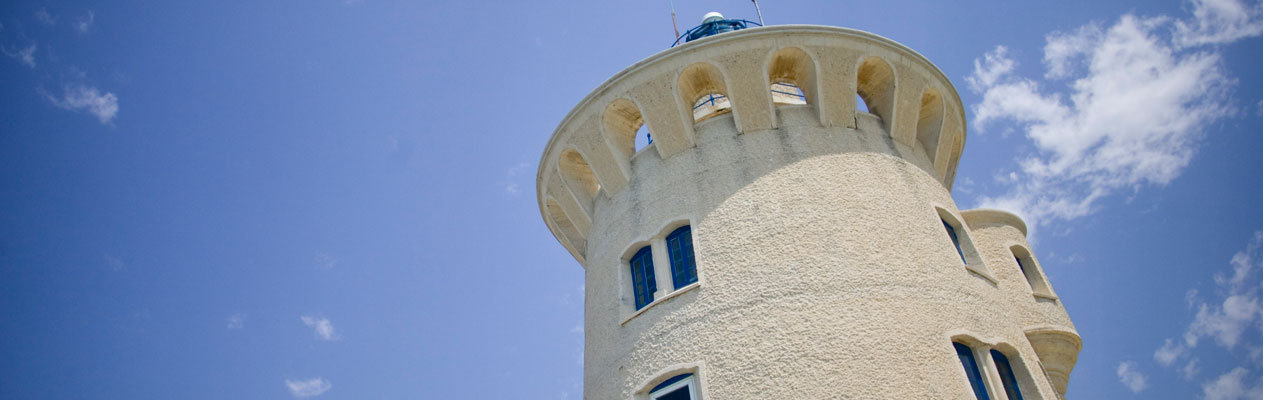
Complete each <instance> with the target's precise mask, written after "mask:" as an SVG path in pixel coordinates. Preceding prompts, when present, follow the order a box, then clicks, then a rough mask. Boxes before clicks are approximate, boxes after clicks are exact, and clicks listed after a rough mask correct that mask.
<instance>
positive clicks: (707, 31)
mask: <svg viewBox="0 0 1263 400" xmlns="http://www.w3.org/2000/svg"><path fill="white" fill-rule="evenodd" d="M750 25H754V26H763V24H760V23H758V22H754V21H750V20H744V19H723V20H719V21H714V22H707V23H704V24H701V25H698V26H695V27H693V29H689V30H688V31H686V32H684V34H683V35H680V37H678V38H676V39H675V43H671V47H675V46H676V45H678V44H680V41H681V40H683V41H684V42H685V43H688V42H691V41H694V40H697V39H701V38H704V37H707V36H714V35H718V34H721V33H724V32H732V31H739V30H742V29H746V28H749V27H750Z"/></svg>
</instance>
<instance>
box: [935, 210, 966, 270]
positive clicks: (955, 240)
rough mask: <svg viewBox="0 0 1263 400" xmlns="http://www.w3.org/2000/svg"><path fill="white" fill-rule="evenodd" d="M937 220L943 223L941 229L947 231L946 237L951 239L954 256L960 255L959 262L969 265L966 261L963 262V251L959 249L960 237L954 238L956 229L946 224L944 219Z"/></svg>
mask: <svg viewBox="0 0 1263 400" xmlns="http://www.w3.org/2000/svg"><path fill="white" fill-rule="evenodd" d="M939 220H940V221H943V228H945V229H947V236H950V237H951V238H952V245H954V246H956V254H958V255H960V262H962V263H965V264H969V262H968V261H965V251H964V250H961V249H960V237H958V236H956V228H954V227H952V224H949V223H947V220H945V219H941V218H940V219H939Z"/></svg>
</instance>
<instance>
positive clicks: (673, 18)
mask: <svg viewBox="0 0 1263 400" xmlns="http://www.w3.org/2000/svg"><path fill="white" fill-rule="evenodd" d="M750 1H752V2H754V12H756V13H758V14H759V25H763V10H760V9H759V0H750ZM673 10H674V9H673ZM671 20H672V21H674V20H675V11H672V14H671ZM676 37H679V36H678V35H677V36H676Z"/></svg>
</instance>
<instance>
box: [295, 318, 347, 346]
mask: <svg viewBox="0 0 1263 400" xmlns="http://www.w3.org/2000/svg"><path fill="white" fill-rule="evenodd" d="M302 320H303V324H306V325H307V327H309V328H312V329H313V330H315V332H316V337H319V338H320V339H323V340H338V339H341V338H342V335H339V334H338V332H337V331H336V330H334V329H333V322H330V321H329V319H328V318H325V317H316V316H312V315H304V316H302Z"/></svg>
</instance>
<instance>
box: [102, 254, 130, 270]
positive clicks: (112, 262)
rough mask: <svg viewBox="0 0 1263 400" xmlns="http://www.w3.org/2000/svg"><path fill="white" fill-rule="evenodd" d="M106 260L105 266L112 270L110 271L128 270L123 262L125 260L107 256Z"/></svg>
mask: <svg viewBox="0 0 1263 400" xmlns="http://www.w3.org/2000/svg"><path fill="white" fill-rule="evenodd" d="M104 258H105V265H106V266H108V267H109V268H110V271H114V272H118V271H122V270H124V269H127V263H125V262H123V260H121V259H119V258H118V257H114V256H112V255H109V254H106V255H105V256H104Z"/></svg>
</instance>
